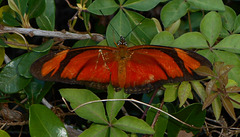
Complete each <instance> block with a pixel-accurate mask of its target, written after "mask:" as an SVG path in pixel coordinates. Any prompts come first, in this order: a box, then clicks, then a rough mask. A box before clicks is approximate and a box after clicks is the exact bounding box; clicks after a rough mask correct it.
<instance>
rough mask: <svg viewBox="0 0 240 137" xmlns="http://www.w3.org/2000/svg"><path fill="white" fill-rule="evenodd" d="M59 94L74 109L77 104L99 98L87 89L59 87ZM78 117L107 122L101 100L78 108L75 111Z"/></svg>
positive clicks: (102, 122) (101, 122)
mask: <svg viewBox="0 0 240 137" xmlns="http://www.w3.org/2000/svg"><path fill="white" fill-rule="evenodd" d="M59 91H60V94H61V95H62V96H63V97H64V98H66V100H68V101H69V102H70V104H71V107H72V108H73V109H74V108H76V107H78V106H79V105H81V104H83V103H86V102H89V101H94V100H100V99H99V98H98V97H97V96H96V95H95V94H94V93H92V92H91V91H90V90H87V89H70V88H69V89H60V90H59ZM75 112H76V113H77V115H79V116H80V117H82V118H84V119H87V120H90V121H93V122H95V123H100V124H108V120H107V118H106V115H105V109H104V107H103V103H102V102H97V103H92V104H88V105H85V106H82V107H80V108H78V109H77V110H76V111H75Z"/></svg>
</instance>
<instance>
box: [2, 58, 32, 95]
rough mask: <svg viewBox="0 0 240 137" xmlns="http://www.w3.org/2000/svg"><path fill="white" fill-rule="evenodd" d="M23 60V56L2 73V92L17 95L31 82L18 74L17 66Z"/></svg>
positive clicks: (9, 64)
mask: <svg viewBox="0 0 240 137" xmlns="http://www.w3.org/2000/svg"><path fill="white" fill-rule="evenodd" d="M22 58H23V56H20V57H17V58H15V59H14V60H12V61H11V62H10V63H8V64H7V65H6V66H5V67H4V68H3V70H2V71H1V72H0V91H2V92H4V93H6V94H11V93H16V92H18V91H20V90H22V89H23V88H24V87H26V86H27V84H28V83H29V82H30V81H31V79H26V78H24V77H22V76H20V75H19V74H18V71H17V66H18V64H19V62H20V61H21V59H22Z"/></svg>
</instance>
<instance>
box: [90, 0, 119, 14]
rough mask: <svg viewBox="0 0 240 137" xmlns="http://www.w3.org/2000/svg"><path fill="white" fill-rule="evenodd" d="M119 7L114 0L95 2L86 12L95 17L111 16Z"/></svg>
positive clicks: (97, 0)
mask: <svg viewBox="0 0 240 137" xmlns="http://www.w3.org/2000/svg"><path fill="white" fill-rule="evenodd" d="M118 8H119V5H118V4H117V3H116V2H115V1H114V0H95V1H94V2H93V3H92V4H91V5H89V7H88V11H89V12H91V13H94V14H97V15H104V16H106V15H111V14H113V13H114V12H115V11H116V10H117V9H118Z"/></svg>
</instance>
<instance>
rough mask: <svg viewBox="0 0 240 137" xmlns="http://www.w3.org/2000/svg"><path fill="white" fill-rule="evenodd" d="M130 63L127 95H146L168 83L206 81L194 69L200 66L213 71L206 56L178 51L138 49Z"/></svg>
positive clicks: (136, 47) (132, 48) (153, 47)
mask: <svg viewBox="0 0 240 137" xmlns="http://www.w3.org/2000/svg"><path fill="white" fill-rule="evenodd" d="M128 50H129V51H131V52H132V56H131V58H130V59H129V60H128V61H127V63H126V70H127V71H126V75H127V78H126V82H125V92H127V93H146V92H149V91H151V90H153V89H156V88H158V87H159V86H160V85H162V84H164V83H174V82H181V81H189V80H198V79H203V78H204V77H202V76H199V75H197V74H196V73H195V72H194V70H195V69H197V68H199V67H200V66H207V67H209V68H212V65H211V63H210V62H209V61H208V60H207V59H206V58H204V57H203V56H201V55H199V54H197V53H195V52H192V51H189V50H183V49H178V48H171V47H163V46H151V45H145V46H144V45H143V46H134V47H130V48H128Z"/></svg>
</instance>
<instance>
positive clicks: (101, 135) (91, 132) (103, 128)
mask: <svg viewBox="0 0 240 137" xmlns="http://www.w3.org/2000/svg"><path fill="white" fill-rule="evenodd" d="M108 130H109V127H108V126H107V125H99V124H92V125H91V127H89V128H88V129H86V130H85V131H84V132H82V133H81V134H80V135H79V136H78V137H107V136H108Z"/></svg>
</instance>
